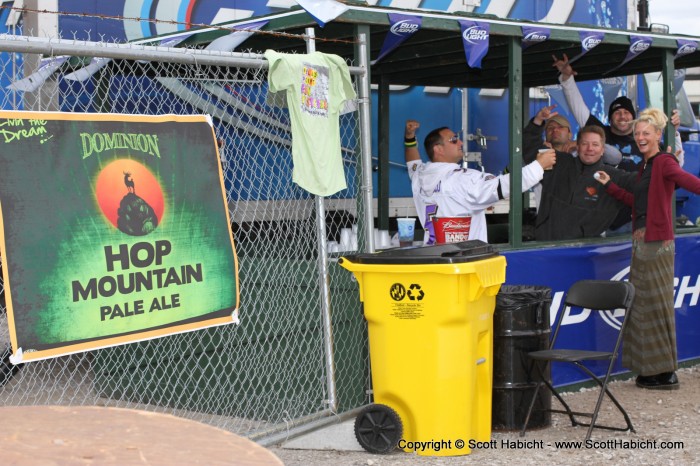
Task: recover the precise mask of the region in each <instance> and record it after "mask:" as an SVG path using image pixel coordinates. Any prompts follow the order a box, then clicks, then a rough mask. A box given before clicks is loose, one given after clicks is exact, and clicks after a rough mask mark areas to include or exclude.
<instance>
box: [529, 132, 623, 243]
mask: <svg viewBox="0 0 700 466" xmlns="http://www.w3.org/2000/svg"><path fill="white" fill-rule="evenodd" d="M576 146H577V151H578V156H577V157H574V156H573V155H571V154H570V153H566V152H562V153H560V152H559V151H557V164H556V165H555V166H554V167H553V169H552V170H549V171H546V172H545V173H544V177H543V179H542V198H541V201H540V205H539V210H538V212H537V220H536V222H535V239H536V240H538V241H548V240H562V239H578V238H591V237H596V236H600V235H601V234H602V233H603V232H604V231H605V230H606V229H607V228H608V227H609V226H610V224H611V223H612V221H613V220H614V219H615V217H616V216H617V213H618V211H619V210H620V207H622V204H621V203H620V202H618V201H617V200H615V199H613V198H612V197H611V196H609V195H608V194H607V193H606V192H605V190H604V189H601V187H600V183H598V182H597V181H596V180H595V178H594V177H593V175H594V174H595V172H597V171H599V170H603V171H605V172H606V173H608V174H609V175H610V177H611V178H612V179H614V180H615V183H617V184H619V185H620V186H629V184H630V183H631V182H632V178H631V176H630V175H632V174H631V173H629V172H624V171H622V170H618V169H616V168H614V167H611V166H609V165H605V164H603V161H602V157H603V152H604V150H605V133H604V132H603V129H602V128H600V127H599V126H584V127H583V128H581V130H580V131H579V132H578V135H577V137H576ZM530 147H531V145H530ZM537 152H538V151H537V149H532V148H529V149H528V151H527V152H524V153H523V159H524V162H525V163H528V162H530V161H531V160H533V157H536V156H537Z"/></svg>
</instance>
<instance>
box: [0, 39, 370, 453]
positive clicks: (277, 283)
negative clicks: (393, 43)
mask: <svg viewBox="0 0 700 466" xmlns="http://www.w3.org/2000/svg"><path fill="white" fill-rule="evenodd" d="M320 51H322V50H320ZM0 52H1V53H2V57H1V60H0V67H1V68H0V82H1V83H2V89H1V90H0V99H2V100H1V102H0V105H1V106H2V108H4V109H12V110H32V111H44V110H48V111H61V112H91V113H129V114H147V115H158V114H208V115H211V116H212V117H213V121H214V125H215V132H216V135H217V137H218V139H219V144H220V153H221V165H222V170H223V174H224V182H225V188H226V197H227V200H228V203H229V208H230V216H231V220H232V224H231V228H232V231H233V235H234V241H235V245H236V250H237V255H238V260H239V279H240V320H241V323H240V325H229V326H223V327H216V328H211V329H205V330H201V331H196V332H191V333H185V334H180V335H175V336H170V337H166V338H161V339H156V340H151V341H146V342H140V343H135V344H129V345H124V346H119V347H113V348H106V349H102V350H98V351H92V352H88V353H80V354H74V355H70V356H66V357H60V358H56V359H50V360H44V361H38V362H31V363H25V364H23V365H20V366H17V367H12V366H11V365H9V362H7V353H6V354H5V358H4V363H3V365H2V369H3V371H2V373H0V403H2V404H4V405H31V404H46V405H102V406H112V407H121V408H138V409H145V410H148V411H156V412H164V413H169V414H175V415H178V416H182V417H185V418H188V419H193V420H197V421H201V422H205V423H208V424H211V425H214V426H216V427H220V428H223V429H226V430H229V431H232V432H235V433H238V434H241V435H244V436H247V437H250V438H253V439H256V440H258V441H264V440H265V439H266V438H270V437H271V436H274V435H279V434H280V432H281V433H284V432H287V431H288V430H289V429H291V428H295V427H297V426H299V425H302V426H303V425H306V424H308V423H309V422H312V421H315V420H318V419H320V418H323V417H326V416H329V415H331V414H332V413H339V412H344V411H348V410H351V409H353V408H356V407H358V406H361V405H363V404H365V403H367V401H368V395H367V388H368V386H369V369H368V364H369V362H368V354H367V349H366V348H367V336H366V324H365V321H364V319H363V317H362V312H361V307H360V303H359V301H358V291H357V284H356V283H355V282H354V280H353V279H352V277H351V274H350V273H348V272H347V271H345V270H343V269H341V268H340V267H339V266H338V264H337V258H338V257H339V255H341V254H342V253H343V252H342V251H343V250H344V249H345V250H347V249H348V248H350V249H360V250H365V244H366V241H364V238H365V237H366V233H365V232H366V231H369V232H371V231H372V228H371V226H370V227H369V228H366V226H365V222H364V221H363V218H364V215H365V213H366V211H365V209H366V206H365V205H364V203H363V197H362V195H361V191H362V189H363V186H362V183H363V182H362V179H363V177H362V170H363V169H364V170H370V167H362V166H361V165H362V160H361V157H360V153H361V148H362V146H363V145H362V144H361V142H362V141H361V138H362V137H369V135H368V134H362V133H363V132H362V131H361V130H360V127H361V124H360V121H361V118H360V113H361V112H360V111H357V110H356V111H353V112H350V113H346V114H344V115H342V116H341V141H342V146H343V151H342V153H343V159H344V163H345V173H346V177H347V184H348V188H347V189H346V190H344V191H342V192H339V193H337V194H336V195H334V196H332V197H329V198H315V197H314V196H312V195H310V194H309V193H307V192H305V191H303V190H302V189H300V188H299V187H298V186H297V185H295V184H294V183H292V157H291V138H292V135H291V132H290V121H289V114H288V111H287V109H284V108H278V107H274V106H271V105H270V104H269V103H268V102H267V97H268V93H267V66H266V62H265V60H264V59H263V58H262V57H261V56H259V55H250V54H247V55H241V54H233V53H231V54H227V53H216V54H213V53H209V52H207V51H201V50H194V49H188V50H184V49H171V48H163V47H147V46H137V45H129V44H121V45H117V44H105V43H86V42H71V41H62V40H56V39H54V40H48V39H39V38H27V37H21V38H17V37H12V36H9V37H2V38H0ZM40 60H44V62H43V63H40ZM47 63H48V64H49V65H50V66H49V67H48V68H47V67H46V64H47ZM40 65H44V67H42V68H40V69H43V70H45V72H43V73H41V72H39V73H36V72H35V70H37V68H38V67H39V66H40ZM54 65H57V66H54ZM49 68H53V71H51V72H48V71H46V70H48V69H49ZM25 70H26V71H25ZM88 70H90V72H87V71H88ZM351 70H352V71H353V73H352V74H353V82H354V85H355V88H356V90H357V91H358V95H360V96H362V95H364V96H368V95H369V90H368V89H359V88H358V86H359V83H361V82H362V81H361V80H360V78H359V77H358V76H360V74H359V73H358V68H351ZM31 73H33V74H31ZM23 78H26V79H24V80H23V81H20V82H19V83H18V84H12V83H17V82H18V81H19V80H21V79H23ZM361 91H363V92H361ZM362 100H363V99H358V101H359V104H360V106H361V105H363V103H362ZM365 100H366V99H365ZM364 105H368V104H367V103H366V102H365V103H364ZM360 108H361V107H360ZM212 189H217V188H216V187H212ZM344 228H345V229H349V230H346V232H345V234H346V235H347V231H350V232H352V229H353V228H355V229H356V231H358V232H359V234H358V237H359V245H358V244H355V243H354V242H353V244H351V245H350V246H348V245H347V244H345V245H339V246H332V245H333V244H334V243H328V242H329V241H335V242H337V243H340V240H341V232H343V229H344ZM329 245H331V246H329ZM329 249H330V250H332V252H327V251H328V250H329ZM1 311H2V322H1V323H2V326H1V329H2V330H0V343H1V344H2V345H4V346H5V347H7V348H9V341H10V340H9V332H8V328H7V323H6V315H5V314H6V312H5V306H4V299H3V300H2V310H1ZM324 312H327V313H328V314H326V318H324ZM8 351H9V349H8Z"/></svg>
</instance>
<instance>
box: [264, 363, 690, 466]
mask: <svg viewBox="0 0 700 466" xmlns="http://www.w3.org/2000/svg"><path fill="white" fill-rule="evenodd" d="M678 378H679V380H680V389H679V390H673V391H664V390H645V389H640V388H637V387H636V386H635V384H634V379H629V380H624V381H616V382H613V383H612V384H611V385H610V390H611V391H612V393H613V394H614V395H615V396H616V397H617V398H618V400H620V401H621V403H622V405H623V406H624V407H625V409H626V410H627V412H628V413H629V415H630V417H631V419H632V424H633V425H634V427H635V430H636V432H635V433H632V432H614V431H608V430H602V429H594V430H593V436H592V438H591V444H589V445H580V446H574V445H568V446H564V445H558V444H557V443H556V442H559V441H581V442H583V440H584V438H585V435H586V428H584V427H572V426H571V423H570V422H569V421H568V418H567V417H565V416H563V415H560V414H553V415H552V425H551V427H547V428H543V429H538V430H530V431H528V432H527V434H526V435H525V437H522V438H521V437H520V436H519V434H518V433H517V432H505V433H504V432H494V433H493V434H492V440H495V441H496V442H495V445H496V446H495V448H489V449H475V450H472V452H471V454H469V455H466V456H453V457H426V456H418V455H415V454H413V453H405V452H402V451H398V450H397V451H395V452H393V453H390V454H387V455H374V454H370V453H367V452H363V451H329V450H326V451H321V450H291V449H285V448H280V447H268V448H269V449H270V450H271V451H273V452H274V453H275V454H276V455H277V456H278V457H279V458H280V459H281V460H282V461H283V462H284V464H285V465H287V466H297V465H298V466H302V465H303V466H320V465H324V466H326V465H334V466H344V465H357V466H360V465H365V466H400V465H401V466H403V465H461V464H472V463H474V464H476V463H479V464H488V465H543V464H556V465H580V464H585V465H587V466H593V465H599V464H606V465H607V464H631V465H635V466H642V465H658V464H664V465H693V464H700V429H699V426H700V366H694V367H690V368H684V369H681V370H679V371H678ZM597 394H598V392H597V390H595V389H583V390H581V391H578V392H575V393H569V394H566V395H565V399H566V400H567V402H569V403H570V404H571V406H572V409H574V410H576V409H579V410H581V411H585V410H587V409H588V407H589V406H590V407H593V406H595V399H596V396H597ZM552 407H553V408H555V409H556V408H558V402H557V401H556V399H553V400H552ZM601 421H602V422H605V421H607V422H609V423H611V424H614V425H624V424H621V423H624V421H623V419H622V416H621V415H620V414H619V412H618V411H617V410H616V409H615V407H614V406H613V405H612V403H610V402H609V401H607V400H606V402H604V404H603V406H602V408H601ZM503 440H512V441H513V442H515V441H517V440H521V441H522V440H525V441H531V442H530V444H529V445H528V446H523V447H515V448H505V447H503V446H502V444H501V442H502V441H503ZM506 443H508V442H506Z"/></svg>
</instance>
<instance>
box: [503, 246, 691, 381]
mask: <svg viewBox="0 0 700 466" xmlns="http://www.w3.org/2000/svg"><path fill="white" fill-rule="evenodd" d="M675 241H676V257H675V279H674V282H675V286H674V296H673V297H674V307H675V309H676V335H677V346H678V360H679V361H686V360H692V359H697V358H698V357H700V306H699V305H698V300H699V299H700V274H698V267H697V264H698V263H700V235H698V234H685V235H679V236H677V237H676V240H675ZM502 254H503V255H504V256H506V260H507V263H508V267H507V269H506V282H505V283H506V284H508V285H514V286H515V285H522V286H532V285H538V286H547V287H550V288H551V289H552V305H551V307H550V315H549V320H550V324H552V325H553V324H554V323H555V322H556V318H557V317H558V315H559V313H561V312H564V315H563V317H562V318H563V321H562V327H561V335H560V336H559V338H560V341H562V342H564V341H565V342H566V346H567V347H569V348H580V349H593V350H599V351H602V350H605V348H607V347H609V346H606V345H608V342H609V340H610V338H614V337H615V335H616V333H615V331H617V329H619V325H620V323H621V319H622V316H623V315H624V312H623V311H622V310H620V309H618V310H616V311H614V312H609V313H606V316H605V319H604V323H601V321H599V320H598V321H595V322H594V319H593V315H592V314H591V311H590V309H570V308H566V309H563V307H562V303H563V302H564V296H565V294H566V290H568V289H569V287H570V286H571V285H572V284H573V283H574V282H576V281H578V280H584V279H596V280H628V279H629V270H630V259H631V257H632V244H631V241H630V240H629V238H628V239H627V240H621V241H620V242H614V243H605V244H598V245H588V246H570V245H569V246H563V247H551V248H538V249H529V250H519V251H503V252H502ZM496 312H498V309H496ZM494 332H495V333H498V332H497V331H496V329H494ZM500 333H503V332H500ZM622 345H623V347H624V340H623V343H622ZM606 364H607V362H603V363H600V362H592V365H591V366H590V367H591V369H592V370H593V371H594V372H595V373H596V374H598V375H603V374H605V371H606V369H607V367H606ZM628 371H629V369H628V368H625V367H623V366H622V365H621V363H620V362H619V361H618V362H617V365H616V367H615V372H616V373H623V372H628ZM587 379H588V378H587V377H585V376H584V375H582V373H581V372H580V371H579V370H578V369H576V368H573V367H570V366H569V365H556V366H555V367H553V368H552V380H553V382H554V384H555V385H558V386H562V385H570V384H574V383H578V382H581V381H583V380H587Z"/></svg>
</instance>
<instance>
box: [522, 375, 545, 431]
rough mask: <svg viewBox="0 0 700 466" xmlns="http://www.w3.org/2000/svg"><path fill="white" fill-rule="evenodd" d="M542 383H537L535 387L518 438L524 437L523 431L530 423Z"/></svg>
mask: <svg viewBox="0 0 700 466" xmlns="http://www.w3.org/2000/svg"><path fill="white" fill-rule="evenodd" d="M542 385H544V382H537V387H535V393H533V394H532V400H530V407H529V408H528V409H527V415H526V416H525V422H524V423H523V429H522V430H521V431H520V436H521V437H525V431H526V430H527V425H528V424H529V423H530V416H531V415H532V410H533V409H534V407H535V402H536V401H537V395H539V394H540V388H542Z"/></svg>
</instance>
